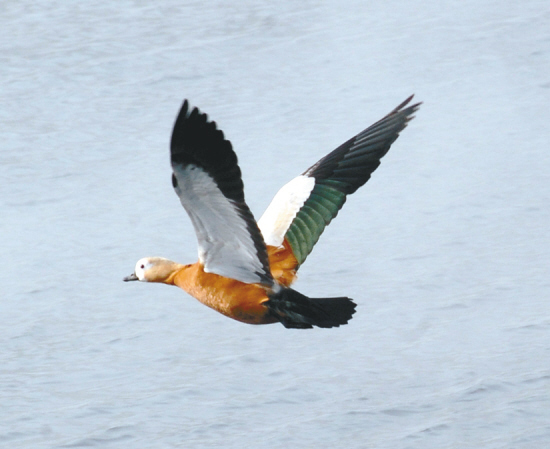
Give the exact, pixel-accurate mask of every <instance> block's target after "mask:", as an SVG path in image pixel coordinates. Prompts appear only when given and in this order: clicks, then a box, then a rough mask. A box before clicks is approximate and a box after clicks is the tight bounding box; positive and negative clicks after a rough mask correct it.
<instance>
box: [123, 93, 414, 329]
mask: <svg viewBox="0 0 550 449" xmlns="http://www.w3.org/2000/svg"><path fill="white" fill-rule="evenodd" d="M411 99H412V96H411V97H409V98H408V99H407V100H405V101H404V102H403V103H401V104H400V105H399V106H397V107H396V108H395V109H394V110H393V111H391V112H390V113H389V114H388V115H386V116H385V117H384V118H383V119H381V120H380V121H378V122H377V123H375V124H374V125H372V126H370V127H369V128H367V129H365V130H364V131H362V132H360V133H359V134H357V135H356V136H355V137H352V138H351V139H350V140H348V141H347V142H345V143H343V144H342V145H340V146H339V147H338V148H336V149H335V150H334V151H332V152H331V153H329V154H328V155H327V156H325V157H324V158H322V159H321V160H320V161H318V162H317V163H316V164H314V165H313V166H311V167H310V168H309V169H308V170H306V171H305V172H304V173H303V174H302V175H300V176H298V177H296V178H294V179H293V180H292V181H290V182H289V183H288V184H286V185H285V186H284V187H283V188H281V190H279V192H278V193H277V194H276V195H275V198H274V199H273V201H272V202H271V204H270V205H269V207H268V208H267V210H266V211H265V213H264V214H263V216H262V217H261V218H260V220H259V221H258V222H256V221H255V220H254V217H253V215H252V212H251V211H250V209H249V208H248V206H247V204H246V202H245V199H244V191H243V182H242V179H241V171H240V169H239V166H238V164H237V156H236V155H235V152H234V151H233V149H232V146H231V142H229V140H227V139H225V137H224V134H223V132H222V131H221V130H219V129H217V126H216V122H214V121H209V119H208V116H207V115H206V114H203V113H201V112H200V111H199V109H197V108H193V109H191V107H190V106H189V102H188V101H187V100H185V101H184V103H183V106H182V108H181V110H180V113H179V115H178V117H177V119H176V123H175V124H174V129H173V132H172V140H171V145H170V149H171V163H172V170H173V174H172V185H173V186H174V189H175V191H176V193H177V195H178V196H179V199H180V201H181V204H182V205H183V207H184V208H185V210H186V211H187V213H188V214H189V217H190V218H191V222H192V223H193V227H194V228H195V232H196V234H197V239H198V244H199V260H198V262H196V263H194V264H189V265H181V264H179V263H176V262H172V261H171V260H168V259H164V258H162V257H146V258H143V259H140V260H139V261H138V262H137V264H136V268H135V271H134V273H133V274H131V275H130V276H128V277H126V278H124V280H125V281H138V280H139V281H144V282H159V283H163V284H169V285H176V286H178V287H180V288H182V289H183V290H185V291H186V292H187V293H189V294H190V295H191V296H194V297H195V298H196V299H198V300H199V301H200V302H202V303H203V304H206V305H207V306H209V307H211V308H213V309H214V310H217V311H218V312H220V313H222V314H224V315H226V316H228V317H230V318H233V319H235V320H238V321H242V322H244V323H250V324H269V323H276V322H280V323H282V324H283V325H284V326H285V327H287V328H299V329H307V328H312V327H313V326H317V327H338V326H340V325H343V324H347V322H348V321H349V320H350V319H351V318H352V315H353V314H354V313H355V307H356V304H355V303H354V302H353V301H352V300H351V299H350V298H347V297H339V298H309V297H307V296H305V295H303V294H301V293H298V292H297V291H296V290H293V289H292V288H290V285H291V284H292V282H293V281H294V280H295V279H296V272H297V270H298V268H299V267H300V266H301V265H302V264H303V263H304V261H305V260H306V258H307V256H308V255H309V253H310V252H311V250H312V249H313V246H314V245H315V243H316V242H317V240H318V239H319V236H320V235H321V234H322V233H323V231H324V229H325V227H326V226H327V225H328V224H329V223H330V222H331V220H332V219H333V218H334V217H336V215H337V214H338V211H339V210H340V209H341V207H342V206H343V204H344V202H345V201H346V196H347V195H349V194H351V193H353V192H355V191H356V190H357V189H358V188H359V187H361V186H362V185H363V184H365V183H366V182H367V181H368V180H369V178H370V176H371V173H372V172H373V171H374V170H376V168H377V167H378V166H379V165H380V159H381V158H382V157H383V156H384V155H385V154H386V153H387V152H388V150H389V149H390V146H391V145H392V143H393V142H394V141H395V140H396V139H397V137H398V136H399V133H400V132H401V131H402V130H403V129H404V128H405V127H406V126H407V123H408V122H409V120H411V119H412V118H413V114H414V112H415V111H416V110H417V109H418V107H419V106H420V103H417V104H414V105H409V103H410V101H411Z"/></svg>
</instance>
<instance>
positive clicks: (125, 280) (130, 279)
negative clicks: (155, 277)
mask: <svg viewBox="0 0 550 449" xmlns="http://www.w3.org/2000/svg"><path fill="white" fill-rule="evenodd" d="M123 281H124V282H128V281H139V279H138V277H137V276H136V274H135V273H132V274H131V275H130V276H126V277H125V278H124V279H123Z"/></svg>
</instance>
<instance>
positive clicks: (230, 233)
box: [174, 165, 265, 284]
mask: <svg viewBox="0 0 550 449" xmlns="http://www.w3.org/2000/svg"><path fill="white" fill-rule="evenodd" d="M174 175H175V176H176V179H177V181H178V185H177V186H176V187H175V190H176V193H177V194H178V196H179V198H180V201H181V204H182V206H183V207H184V208H185V210H186V211H187V213H188V214H189V217H190V218H191V222H192V223H193V226H194V228H195V233H196V234H197V239H198V242H199V260H200V262H201V263H202V264H203V266H204V271H206V272H207V273H215V274H219V275H220V276H225V277H228V278H231V279H236V280H238V281H241V282H245V283H248V284H253V283H258V282H262V277H261V276H260V274H261V273H264V272H265V269H264V267H263V265H262V263H261V261H260V259H259V258H258V253H257V249H256V247H255V245H254V241H253V239H252V236H251V235H250V233H249V232H248V229H247V224H246V221H245V220H244V219H243V218H242V217H241V215H240V214H239V211H238V207H237V206H236V205H235V203H233V202H232V201H231V200H229V199H227V198H226V197H225V196H224V195H223V193H222V192H221V191H220V190H219V188H218V186H217V185H216V182H215V181H214V179H213V178H212V177H211V176H210V175H209V174H208V173H206V172H205V171H204V170H203V169H202V168H201V167H198V166H196V165H187V166H177V167H174ZM263 281H264V282H265V278H264V279H263Z"/></svg>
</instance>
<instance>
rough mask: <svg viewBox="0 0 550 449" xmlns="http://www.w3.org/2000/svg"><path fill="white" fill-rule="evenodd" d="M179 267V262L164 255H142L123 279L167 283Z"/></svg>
mask: <svg viewBox="0 0 550 449" xmlns="http://www.w3.org/2000/svg"><path fill="white" fill-rule="evenodd" d="M179 268H181V265H180V264H178V263H176V262H172V261H171V260H168V259H165V258H164V257H144V258H143V259H140V260H138V261H137V263H136V268H135V270H134V272H133V273H132V274H131V275H130V276H127V277H125V278H124V281H142V282H162V283H167V282H170V279H171V277H172V275H173V274H174V273H175V272H176V271H177V270H178V269H179Z"/></svg>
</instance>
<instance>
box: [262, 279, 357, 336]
mask: <svg viewBox="0 0 550 449" xmlns="http://www.w3.org/2000/svg"><path fill="white" fill-rule="evenodd" d="M264 304H265V305H266V306H267V307H268V308H269V311H270V313H271V314H272V315H273V316H274V317H276V318H277V319H278V320H279V321H280V322H281V323H282V324H283V326H285V327H287V328H293V329H311V328H312V327H313V326H317V327H324V328H329V327H338V326H340V325H343V324H347V323H348V321H349V320H351V318H352V315H353V314H354V313H355V307H356V304H355V303H354V302H353V301H352V300H351V299H350V298H346V297H345V296H343V297H339V298H308V297H307V296H305V295H302V294H301V293H299V292H297V291H296V290H293V289H291V288H284V289H282V290H281V291H279V292H278V293H276V294H274V295H272V296H270V298H269V300H268V301H266V302H265V303H264Z"/></svg>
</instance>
